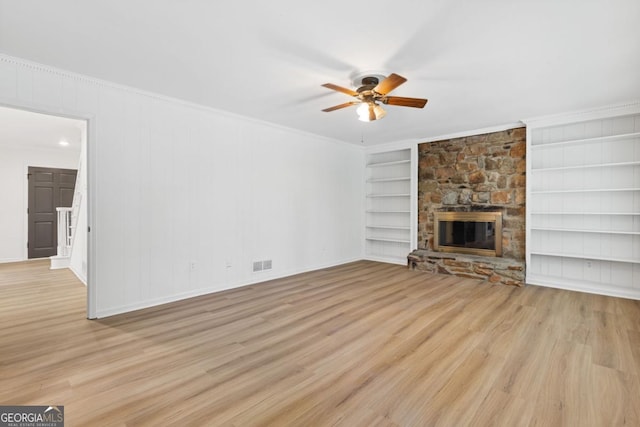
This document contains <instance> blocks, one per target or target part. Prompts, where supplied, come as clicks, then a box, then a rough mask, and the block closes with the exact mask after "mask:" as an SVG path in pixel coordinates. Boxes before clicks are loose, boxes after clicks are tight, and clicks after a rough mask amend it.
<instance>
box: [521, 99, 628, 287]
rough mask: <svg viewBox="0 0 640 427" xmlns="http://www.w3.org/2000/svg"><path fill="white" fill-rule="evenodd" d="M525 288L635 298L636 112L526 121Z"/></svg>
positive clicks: (612, 111)
mask: <svg viewBox="0 0 640 427" xmlns="http://www.w3.org/2000/svg"><path fill="white" fill-rule="evenodd" d="M527 283H531V284H539V285H544V286H552V287H560V288H566V289H573V290H580V291H586V292H594V293H600V294H607V295H614V296H622V297H628V298H635V299H640V105H637V104H634V105H632V106H624V108H610V109H607V110H603V111H601V112H599V113H593V114H588V115H585V117H583V118H582V119H580V117H577V116H575V115H574V116H573V117H571V118H567V120H566V121H564V120H562V118H558V117H554V118H553V119H552V120H548V121H545V120H533V121H527Z"/></svg>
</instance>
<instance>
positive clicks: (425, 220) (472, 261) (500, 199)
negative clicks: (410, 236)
mask: <svg viewBox="0 0 640 427" xmlns="http://www.w3.org/2000/svg"><path fill="white" fill-rule="evenodd" d="M525 138H526V132H525V128H524V127H521V128H515V129H509V130H504V131H499V132H493V133H487V134H483V135H474V136H468V137H462V138H454V139H448V140H443V141H436V142H429V143H423V144H419V145H418V156H419V161H418V162H419V163H418V249H417V250H415V251H413V252H412V253H411V254H409V256H408V257H407V262H408V266H409V267H410V268H414V269H418V270H424V271H428V272H432V273H445V274H453V275H457V276H461V277H468V278H474V279H482V280H487V281H489V282H491V283H501V284H505V285H513V286H522V285H524V270H525V191H526V190H525V171H526V160H525V151H526V144H525ZM475 211H478V212H489V211H492V212H502V217H503V222H502V249H503V256H502V257H484V256H476V255H466V254H456V253H450V252H435V251H433V235H434V228H433V225H434V224H433V216H434V215H433V214H434V212H475Z"/></svg>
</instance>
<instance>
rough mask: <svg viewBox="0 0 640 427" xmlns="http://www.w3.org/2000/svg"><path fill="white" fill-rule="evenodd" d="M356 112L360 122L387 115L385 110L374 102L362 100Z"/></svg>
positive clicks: (378, 118)
mask: <svg viewBox="0 0 640 427" xmlns="http://www.w3.org/2000/svg"><path fill="white" fill-rule="evenodd" d="M356 113H358V120H360V121H361V122H371V121H373V120H380V119H381V118H383V117H384V116H386V115H387V112H386V111H385V110H384V109H383V108H382V107H381V106H380V105H378V104H376V103H375V102H363V103H362V104H360V105H359V106H358V108H357V109H356Z"/></svg>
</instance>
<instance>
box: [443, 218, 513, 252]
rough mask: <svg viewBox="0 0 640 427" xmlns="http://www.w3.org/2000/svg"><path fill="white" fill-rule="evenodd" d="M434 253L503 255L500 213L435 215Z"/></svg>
mask: <svg viewBox="0 0 640 427" xmlns="http://www.w3.org/2000/svg"><path fill="white" fill-rule="evenodd" d="M434 220H435V223H434V240H433V246H434V248H433V249H434V250H436V251H442V252H459V253H466V254H475V255H483V256H502V213H501V212H436V213H435V215H434Z"/></svg>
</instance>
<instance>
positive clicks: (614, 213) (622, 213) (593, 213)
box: [531, 211, 640, 216]
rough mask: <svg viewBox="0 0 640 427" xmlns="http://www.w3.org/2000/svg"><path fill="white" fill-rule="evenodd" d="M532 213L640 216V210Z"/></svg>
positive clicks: (538, 213) (547, 213)
mask: <svg viewBox="0 0 640 427" xmlns="http://www.w3.org/2000/svg"><path fill="white" fill-rule="evenodd" d="M531 215H604V216H606V215H611V216H640V212H566V211H565V212H559V211H552V212H531Z"/></svg>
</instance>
